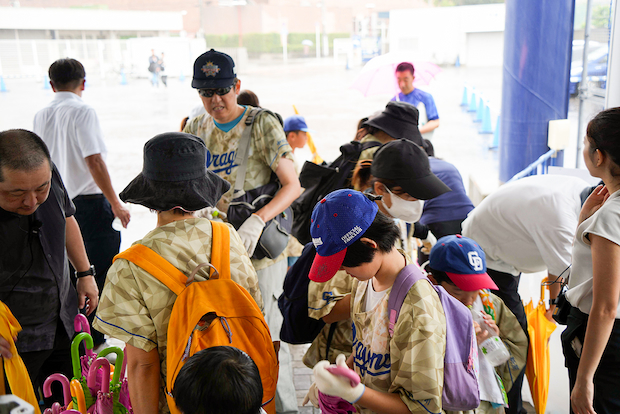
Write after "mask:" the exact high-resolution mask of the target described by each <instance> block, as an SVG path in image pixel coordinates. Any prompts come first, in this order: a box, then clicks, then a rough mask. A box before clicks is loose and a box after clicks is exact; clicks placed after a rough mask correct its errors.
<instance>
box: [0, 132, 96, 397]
mask: <svg viewBox="0 0 620 414" xmlns="http://www.w3.org/2000/svg"><path fill="white" fill-rule="evenodd" d="M74 213H75V207H74V206H73V203H72V202H71V200H70V199H69V197H68V195H67V191H66V189H65V186H64V185H63V182H62V179H61V178H60V175H59V174H58V171H57V170H56V167H55V166H54V164H53V163H52V162H51V160H50V154H49V151H48V149H47V146H46V145H45V143H44V142H43V141H42V140H41V138H39V137H38V136H37V135H36V134H34V133H33V132H30V131H26V130H23V129H13V130H8V131H3V132H0V301H2V302H4V303H5V304H6V305H7V306H8V307H9V309H10V310H11V312H12V313H13V315H14V316H15V317H16V318H17V321H18V322H19V323H20V325H21V327H22V331H21V332H20V333H19V334H18V336H17V342H16V345H17V350H18V352H19V355H20V356H21V357H22V359H23V360H24V363H25V365H26V369H27V370H28V373H29V374H30V378H31V379H32V381H33V384H34V386H35V389H36V387H38V386H40V385H42V384H43V381H44V380H45V378H47V377H48V376H49V375H50V374H52V373H55V372H62V373H64V374H65V375H67V376H69V378H70V377H71V357H70V345H71V342H70V339H71V338H72V337H73V334H74V329H73V319H74V318H75V316H76V315H77V313H78V307H79V308H84V309H85V311H86V313H87V314H90V313H92V312H93V310H94V309H95V308H96V307H97V302H98V290H97V284H96V282H95V278H94V275H93V268H92V266H91V265H90V263H89V261H88V257H87V255H86V250H85V249H84V242H83V241H82V236H81V234H80V228H79V226H78V224H77V222H76V220H75V218H73V214H74ZM67 256H68V258H69V260H70V261H71V263H72V264H73V266H74V267H75V269H76V277H77V283H76V288H77V292H76V288H74V287H73V285H72V284H71V280H70V277H69V266H68V264H67ZM11 340H12V338H1V337H0V356H2V357H3V358H11V357H12V355H11V353H10V352H9V343H8V341H11Z"/></svg>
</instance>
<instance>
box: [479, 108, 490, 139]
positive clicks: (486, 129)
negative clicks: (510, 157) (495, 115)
mask: <svg viewBox="0 0 620 414" xmlns="http://www.w3.org/2000/svg"><path fill="white" fill-rule="evenodd" d="M480 133H481V134H492V133H493V127H492V126H491V108H489V104H488V103H487V105H486V106H485V108H484V117H483V118H482V128H481V129H480Z"/></svg>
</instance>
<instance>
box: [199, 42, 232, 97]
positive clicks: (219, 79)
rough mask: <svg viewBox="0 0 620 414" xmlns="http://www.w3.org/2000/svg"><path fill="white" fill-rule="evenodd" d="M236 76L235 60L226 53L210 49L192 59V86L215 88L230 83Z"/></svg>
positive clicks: (224, 86) (226, 85)
mask: <svg viewBox="0 0 620 414" xmlns="http://www.w3.org/2000/svg"><path fill="white" fill-rule="evenodd" d="M236 77H237V71H236V69H235V62H234V61H233V60H232V58H231V57H230V56H228V55H227V54H226V53H222V52H218V51H217V50H215V49H211V50H209V51H208V52H205V53H203V54H202V55H200V56H198V58H197V59H196V60H195V61H194V77H193V79H192V88H195V89H216V88H226V87H228V86H230V85H232V83H233V80H234V79H235V78H236Z"/></svg>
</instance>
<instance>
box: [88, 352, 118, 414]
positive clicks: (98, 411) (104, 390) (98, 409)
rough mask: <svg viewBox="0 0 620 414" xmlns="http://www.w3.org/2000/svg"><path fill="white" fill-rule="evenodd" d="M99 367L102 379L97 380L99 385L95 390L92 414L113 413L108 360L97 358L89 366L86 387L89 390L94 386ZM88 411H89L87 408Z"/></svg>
mask: <svg viewBox="0 0 620 414" xmlns="http://www.w3.org/2000/svg"><path fill="white" fill-rule="evenodd" d="M99 368H101V369H102V371H103V375H102V378H103V381H99V382H100V384H101V387H100V388H99V389H98V390H97V401H96V402H95V404H94V406H93V407H94V410H92V413H93V414H112V413H113V401H112V393H111V392H110V362H109V361H108V360H107V359H105V358H97V359H96V360H95V362H93V364H92V365H91V366H90V371H88V388H90V389H91V390H92V389H93V388H94V387H95V386H96V383H97V382H98V381H97V379H98V378H97V371H98V369H99ZM89 412H91V411H90V410H89Z"/></svg>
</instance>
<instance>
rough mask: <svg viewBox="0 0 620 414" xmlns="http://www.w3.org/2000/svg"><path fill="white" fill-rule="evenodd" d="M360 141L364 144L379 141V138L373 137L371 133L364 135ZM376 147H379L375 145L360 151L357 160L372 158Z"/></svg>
mask: <svg viewBox="0 0 620 414" xmlns="http://www.w3.org/2000/svg"><path fill="white" fill-rule="evenodd" d="M360 142H361V143H362V144H365V143H367V142H379V143H381V141H379V138H377V137H375V136H374V135H372V134H368V135H366V136H365V137H364V138H362V140H361V141H360ZM381 144H382V143H381ZM378 149H379V147H378V146H377V147H372V148H368V149H366V150H364V151H362V153H361V154H360V157H359V161H361V160H372V159H373V158H374V157H375V152H377V150H378Z"/></svg>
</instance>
